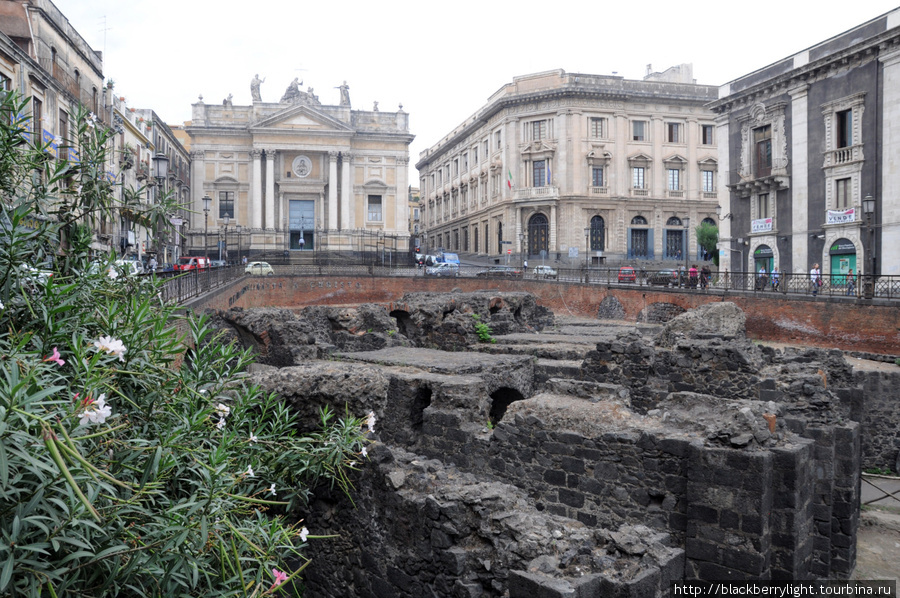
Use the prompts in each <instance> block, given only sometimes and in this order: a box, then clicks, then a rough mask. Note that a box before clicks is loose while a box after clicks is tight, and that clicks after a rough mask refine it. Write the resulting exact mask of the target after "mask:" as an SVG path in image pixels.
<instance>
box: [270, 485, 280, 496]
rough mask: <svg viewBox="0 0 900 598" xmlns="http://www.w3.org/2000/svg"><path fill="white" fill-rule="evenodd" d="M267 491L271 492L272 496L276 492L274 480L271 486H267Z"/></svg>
mask: <svg viewBox="0 0 900 598" xmlns="http://www.w3.org/2000/svg"><path fill="white" fill-rule="evenodd" d="M269 492H271V493H272V495H273V496H274V495H275V494H278V493H277V492H275V483H274V482H273V483H272V485H271V486H269Z"/></svg>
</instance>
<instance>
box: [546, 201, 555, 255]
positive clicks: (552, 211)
mask: <svg viewBox="0 0 900 598" xmlns="http://www.w3.org/2000/svg"><path fill="white" fill-rule="evenodd" d="M547 249H548V251H556V250H557V247H556V204H553V205H552V206H550V246H549V247H548V248H547ZM547 257H550V256H549V255H548V256H547Z"/></svg>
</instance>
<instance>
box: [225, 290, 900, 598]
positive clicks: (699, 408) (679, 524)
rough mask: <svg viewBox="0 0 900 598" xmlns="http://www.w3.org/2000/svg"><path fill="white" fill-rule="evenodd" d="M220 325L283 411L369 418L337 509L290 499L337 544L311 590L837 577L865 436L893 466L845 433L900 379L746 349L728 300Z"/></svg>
mask: <svg viewBox="0 0 900 598" xmlns="http://www.w3.org/2000/svg"><path fill="white" fill-rule="evenodd" d="M217 318H218V323H219V325H220V326H221V327H222V328H223V329H224V330H225V331H226V334H229V335H232V336H233V338H235V339H237V340H239V341H240V342H241V343H243V344H244V345H245V346H251V347H254V348H255V349H256V351H257V352H258V354H259V362H260V364H259V365H256V366H254V368H253V371H252V376H253V378H254V381H255V382H256V383H258V384H260V385H261V386H263V387H264V388H266V389H268V390H270V391H274V392H276V393H278V394H279V395H280V396H281V397H282V398H283V400H284V401H286V402H287V403H289V404H290V405H291V406H292V407H293V408H294V409H296V410H298V411H299V412H300V413H301V415H303V416H304V417H303V418H301V421H302V420H305V421H309V422H310V423H311V424H312V423H313V422H316V421H317V417H316V414H317V411H318V409H319V408H320V407H322V406H324V405H331V406H334V407H335V408H338V409H339V410H340V411H343V409H344V408H345V406H346V409H348V410H349V411H350V412H351V413H353V414H356V415H358V416H363V415H364V414H366V413H368V412H369V411H370V410H373V411H374V412H375V413H376V416H377V421H378V424H377V426H376V433H375V434H374V435H373V436H372V439H373V441H374V442H373V445H372V446H371V447H370V450H369V460H368V462H367V463H366V464H365V465H364V466H362V467H360V469H359V472H358V477H357V478H356V479H355V481H354V483H355V490H354V492H353V501H352V502H351V501H350V500H348V499H347V498H346V497H344V496H343V495H341V494H340V493H339V492H336V491H333V490H330V489H328V488H321V489H317V490H316V493H315V497H316V498H315V500H314V502H313V503H312V504H311V505H309V510H308V513H307V514H306V516H305V520H304V524H305V525H307V527H308V528H309V529H311V530H315V533H316V534H336V535H337V536H338V537H337V538H335V539H331V540H328V541H317V542H312V543H311V544H310V545H309V553H308V555H307V556H309V557H310V558H312V559H313V564H312V565H311V566H310V567H309V568H308V569H307V572H306V584H307V594H306V595H308V596H314V597H334V598H338V597H345V596H350V595H352V596H363V597H368V596H378V597H382V596H397V597H408V598H421V597H424V596H453V597H457V596H459V597H472V598H475V597H489V596H505V597H509V598H520V597H528V598H534V597H539V598H555V597H564V596H565V597H576V598H589V597H594V596H607V595H616V596H618V595H621V596H662V595H664V594H666V593H667V592H668V591H669V586H670V584H671V582H673V581H678V580H812V579H828V578H846V577H848V576H849V575H850V574H851V572H852V570H853V567H854V564H855V558H856V553H855V551H856V532H857V527H858V522H859V492H860V471H861V467H862V458H863V457H861V455H862V454H863V453H862V450H861V444H865V445H867V446H870V447H872V446H874V447H875V448H870V449H869V450H868V452H867V453H866V459H867V460H869V461H871V462H876V461H880V460H881V459H882V457H884V458H896V449H893V451H894V452H893V454H891V455H890V457H888V454H889V453H890V451H891V449H889V447H890V446H891V444H892V443H893V445H894V446H897V436H896V431H895V430H891V431H888V430H882V431H883V432H884V434H881V435H879V434H877V433H876V434H874V435H875V436H878V438H877V439H876V438H865V439H864V438H861V432H860V430H861V427H860V423H859V422H861V421H866V420H867V419H874V418H875V417H877V414H875V415H873V414H872V413H871V412H870V411H871V409H873V408H874V409H876V410H877V409H883V410H884V409H887V407H885V404H886V403H884V404H883V403H878V402H877V401H876V402H875V403H874V405H875V406H874V407H871V406H868V405H867V403H866V401H867V400H868V399H867V398H866V396H865V393H866V392H870V393H871V392H872V391H873V390H876V391H877V390H879V389H880V390H885V391H886V389H888V388H891V387H892V385H896V382H897V380H875V381H872V380H871V379H867V378H863V377H861V376H860V375H859V373H854V372H853V370H852V368H851V367H850V366H849V365H848V364H847V362H846V361H845V360H844V358H843V355H842V354H841V352H840V351H836V350H834V351H824V350H813V349H810V350H803V351H801V350H793V349H785V350H775V349H772V348H767V347H763V346H760V345H758V344H755V343H753V342H751V341H750V340H748V339H747V338H746V336H745V334H744V316H743V313H742V312H741V311H740V310H739V309H738V308H737V307H736V306H735V305H733V304H731V303H716V304H709V305H706V306H703V307H701V308H698V309H697V310H693V311H690V312H686V313H684V314H682V315H680V316H677V317H675V318H674V319H672V320H671V321H669V322H668V323H667V324H665V325H660V324H651V323H643V324H634V323H625V322H620V321H619V322H616V321H599V320H598V321H583V320H581V321H579V320H575V319H565V318H562V317H554V315H553V314H552V313H550V312H549V311H547V310H546V309H544V308H542V307H540V306H539V305H537V304H536V302H535V300H534V297H533V296H531V295H529V294H527V293H498V292H483V293H450V294H431V293H414V294H408V295H406V296H404V297H403V298H402V299H401V300H400V301H398V302H396V303H394V304H391V305H389V306H386V307H382V306H377V305H363V306H358V307H309V308H305V309H302V310H299V311H298V312H297V313H294V312H292V311H289V310H284V309H254V310H241V309H231V310H228V311H224V312H219V313H218V314H217ZM479 323H483V324H487V325H488V326H490V327H491V330H492V335H493V337H494V340H495V342H480V339H479V335H478V331H477V329H476V325H477V324H479ZM891 404H893V403H891ZM891 408H893V407H891ZM894 421H896V420H894ZM876 432H877V430H876ZM891 434H893V436H892V437H891V436H890V435H891Z"/></svg>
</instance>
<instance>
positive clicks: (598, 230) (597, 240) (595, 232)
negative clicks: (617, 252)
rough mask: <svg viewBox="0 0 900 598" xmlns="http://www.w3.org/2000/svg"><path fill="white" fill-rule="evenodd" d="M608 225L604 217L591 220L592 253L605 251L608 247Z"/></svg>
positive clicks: (595, 217)
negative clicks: (606, 246)
mask: <svg viewBox="0 0 900 598" xmlns="http://www.w3.org/2000/svg"><path fill="white" fill-rule="evenodd" d="M605 237H606V224H605V223H604V222H603V217H602V216H594V217H593V218H591V251H603V249H604V247H605V245H606V238H605Z"/></svg>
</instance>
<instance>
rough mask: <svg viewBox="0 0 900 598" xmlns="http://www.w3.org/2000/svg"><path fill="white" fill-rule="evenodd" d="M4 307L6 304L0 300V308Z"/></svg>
mask: <svg viewBox="0 0 900 598" xmlns="http://www.w3.org/2000/svg"><path fill="white" fill-rule="evenodd" d="M4 307H6V306H5V305H3V302H2V301H0V309H3V308H4Z"/></svg>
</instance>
